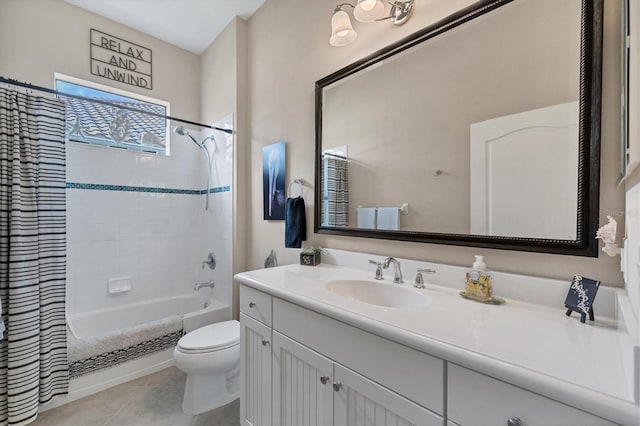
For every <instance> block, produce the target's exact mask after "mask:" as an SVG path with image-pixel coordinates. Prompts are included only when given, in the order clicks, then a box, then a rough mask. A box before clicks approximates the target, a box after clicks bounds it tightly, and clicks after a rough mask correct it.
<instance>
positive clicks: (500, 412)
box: [447, 363, 614, 426]
mask: <svg viewBox="0 0 640 426" xmlns="http://www.w3.org/2000/svg"><path fill="white" fill-rule="evenodd" d="M447 389H448V407H449V410H448V413H447V416H448V418H449V419H450V420H452V421H454V422H456V423H457V424H459V425H477V426H481V425H505V426H525V425H526V426H536V425H540V426H553V425H581V426H588V425H594V426H595V425H598V426H609V425H610V426H613V425H614V423H611V422H608V421H607V420H605V419H603V418H601V417H596V416H594V415H592V414H588V413H586V412H584V411H581V410H578V409H576V408H573V407H569V406H567V405H564V404H561V403H559V402H557V401H554V400H551V399H549V398H545V397H543V396H540V395H538V394H535V393H533V392H529V391H527V390H524V389H522V388H519V387H517V386H513V385H510V384H508V383H505V382H502V381H500V380H496V379H493V378H491V377H488V376H485V375H484V374H480V373H477V372H475V371H472V370H469V369H467V368H464V367H460V366H458V365H455V364H452V363H449V367H448V381H447Z"/></svg>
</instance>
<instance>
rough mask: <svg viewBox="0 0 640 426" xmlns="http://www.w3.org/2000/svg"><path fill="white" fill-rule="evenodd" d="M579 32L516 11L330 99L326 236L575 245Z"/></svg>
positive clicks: (569, 13) (516, 6) (416, 50)
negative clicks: (334, 232) (365, 233)
mask: <svg viewBox="0 0 640 426" xmlns="http://www.w3.org/2000/svg"><path fill="white" fill-rule="evenodd" d="M496 28H500V30H499V31H497V30H496ZM580 34H581V1H579V0H565V1H557V0H516V1H514V2H511V3H508V4H506V5H504V6H501V7H499V8H497V9H495V10H493V11H491V12H489V13H487V14H485V15H482V16H480V17H478V18H476V19H473V20H471V21H469V22H466V23H464V24H462V25H460V26H457V27H455V28H453V29H451V30H448V31H446V32H444V33H442V34H440V35H438V36H436V37H433V38H430V39H428V40H426V41H424V42H421V43H420V44H418V45H416V46H414V47H412V48H409V49H407V50H404V51H402V52H401V53H399V54H395V55H394V56H392V57H390V58H387V59H385V60H383V61H380V62H377V63H375V64H374V65H373V66H369V67H368V68H365V69H363V70H360V71H358V72H356V73H354V74H352V75H349V76H348V77H346V78H342V79H340V80H338V81H336V82H335V83H333V84H330V85H326V86H324V87H322V111H321V112H322V121H321V123H322V126H321V135H322V140H321V148H320V149H321V151H320V153H321V155H322V159H321V161H319V162H318V164H319V165H321V166H319V167H321V169H322V170H319V171H318V172H320V173H321V174H322V193H321V198H322V199H321V200H320V205H321V213H320V218H319V222H320V228H343V229H354V230H381V231H391V232H395V231H399V232H405V231H407V232H420V233H422V232H427V233H442V234H460V235H484V236H504V237H524V238H536V239H554V240H576V239H577V238H578V235H577V223H578V204H579V201H578V192H579V191H578V180H579V176H578V165H579V122H580V120H579V101H580V58H581V56H580V53H581V52H580V48H581V44H580Z"/></svg>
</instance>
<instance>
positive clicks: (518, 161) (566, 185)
mask: <svg viewBox="0 0 640 426" xmlns="http://www.w3.org/2000/svg"><path fill="white" fill-rule="evenodd" d="M470 130H471V159H470V162H471V215H470V219H471V233H472V234H477V235H493V236H519V237H530V238H549V239H560V240H575V239H576V238H577V216H576V211H577V203H578V201H577V200H578V193H577V190H576V188H577V181H578V164H577V160H576V159H577V158H578V104H577V102H570V103H566V104H559V105H553V106H550V107H546V108H541V109H536V110H531V111H526V112H523V113H518V114H513V115H508V116H504V117H498V118H495V119H491V120H487V121H483V122H480V123H473V124H471V129H470Z"/></svg>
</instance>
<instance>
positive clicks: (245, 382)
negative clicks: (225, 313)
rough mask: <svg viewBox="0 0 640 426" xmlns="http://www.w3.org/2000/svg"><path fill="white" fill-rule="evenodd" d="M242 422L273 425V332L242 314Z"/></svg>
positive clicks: (249, 425) (253, 424) (258, 425)
mask: <svg viewBox="0 0 640 426" xmlns="http://www.w3.org/2000/svg"><path fill="white" fill-rule="evenodd" d="M240 345H241V347H240V380H241V382H240V383H241V391H240V422H241V423H242V425H244V426H262V425H270V424H271V329H270V328H269V327H267V326H266V325H264V324H262V323H261V322H258V321H256V320H254V319H252V318H250V317H248V316H247V315H245V314H242V313H241V314H240Z"/></svg>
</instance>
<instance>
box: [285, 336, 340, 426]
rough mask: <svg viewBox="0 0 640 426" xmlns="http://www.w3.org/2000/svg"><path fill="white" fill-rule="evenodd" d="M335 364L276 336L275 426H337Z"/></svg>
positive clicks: (305, 348)
mask: <svg viewBox="0 0 640 426" xmlns="http://www.w3.org/2000/svg"><path fill="white" fill-rule="evenodd" d="M332 379H333V362H332V361H330V360H329V359H327V358H325V357H323V356H322V355H320V354H318V353H317V352H314V351H313V350H311V349H309V348H307V347H305V346H302V345H301V344H299V343H297V342H295V341H293V340H291V339H289V338H288V337H286V336H284V335H282V334H280V333H278V332H277V331H274V332H273V424H274V425H281V426H285V425H291V426H307V425H308V426H314V425H330V424H332V423H333V391H332V383H333V381H332Z"/></svg>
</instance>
